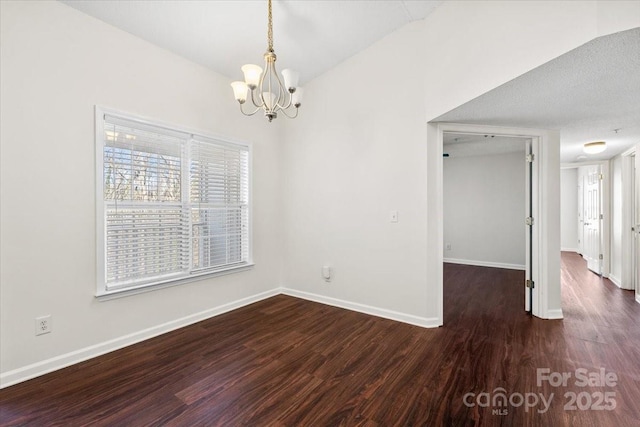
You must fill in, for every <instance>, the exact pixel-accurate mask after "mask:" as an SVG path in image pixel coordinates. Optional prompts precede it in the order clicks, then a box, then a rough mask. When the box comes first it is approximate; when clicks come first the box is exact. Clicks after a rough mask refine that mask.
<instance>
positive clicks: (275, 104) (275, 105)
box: [231, 0, 303, 122]
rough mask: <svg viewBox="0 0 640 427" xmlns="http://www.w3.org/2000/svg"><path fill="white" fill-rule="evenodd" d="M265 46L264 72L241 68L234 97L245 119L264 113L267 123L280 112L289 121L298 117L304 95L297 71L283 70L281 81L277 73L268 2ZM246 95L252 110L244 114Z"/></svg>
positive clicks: (245, 66) (255, 66)
mask: <svg viewBox="0 0 640 427" xmlns="http://www.w3.org/2000/svg"><path fill="white" fill-rule="evenodd" d="M267 43H268V45H267V51H266V52H265V54H264V63H265V69H264V70H263V69H262V68H261V67H259V66H257V65H254V64H246V65H243V66H242V72H243V73H244V81H236V82H233V83H231V87H232V88H233V95H234V97H235V99H236V101H238V103H239V104H240V111H241V112H242V114H244V115H245V116H253V115H254V114H255V113H257V112H258V111H260V110H263V111H264V116H265V117H266V118H267V119H269V122H271V121H272V120H273V119H275V118H276V117H278V112H282V114H284V115H285V116H287V117H289V118H291V119H292V118H295V117H297V116H298V108H299V107H300V105H302V92H303V91H302V88H301V87H298V80H299V78H300V75H299V74H298V72H297V71H293V70H291V69H288V68H287V69H284V70H282V78H280V75H279V74H278V72H277V71H276V53H275V50H274V49H273V19H272V13H271V0H268V25H267ZM283 80H284V84H283V82H282V81H283ZM249 91H251V102H252V103H253V105H254V107H255V110H254V111H251V112H246V111H244V109H243V108H242V105H243V104H244V103H245V102H246V101H247V97H248V92H249Z"/></svg>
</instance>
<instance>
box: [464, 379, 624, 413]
mask: <svg viewBox="0 0 640 427" xmlns="http://www.w3.org/2000/svg"><path fill="white" fill-rule="evenodd" d="M545 384H548V385H549V386H551V387H553V388H557V387H580V388H584V387H598V388H600V389H601V388H603V387H609V388H610V387H615V386H617V385H618V376H617V375H616V374H615V373H614V372H607V371H606V370H605V369H604V368H600V369H599V370H597V371H589V370H588V369H585V368H579V369H576V370H575V371H572V372H552V371H551V369H549V368H538V369H536V385H537V386H538V387H542V386H544V385H545ZM554 398H555V393H549V395H548V396H547V395H545V394H544V393H534V392H528V393H518V392H516V393H510V394H507V390H506V389H504V388H502V387H497V388H496V389H494V390H493V392H491V393H489V392H481V393H478V394H476V393H467V394H465V395H464V396H463V397H462V402H463V403H464V404H465V406H467V407H469V408H473V407H475V406H478V407H481V408H491V414H492V415H508V414H509V408H519V407H521V406H524V410H525V412H529V410H533V409H535V410H536V411H537V412H538V413H539V414H544V413H546V412H547V411H548V410H549V408H550V407H551V403H552V402H553V400H554ZM615 408H616V393H615V392H613V391H600V390H598V391H594V392H588V391H581V392H575V391H567V392H566V393H564V410H565V411H575V410H580V411H587V410H590V411H612V410H614V409H615Z"/></svg>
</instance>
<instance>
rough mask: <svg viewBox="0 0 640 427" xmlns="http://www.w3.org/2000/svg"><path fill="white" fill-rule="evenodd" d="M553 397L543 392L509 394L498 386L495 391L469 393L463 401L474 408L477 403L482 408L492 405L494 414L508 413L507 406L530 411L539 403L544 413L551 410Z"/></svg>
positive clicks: (539, 410)
mask: <svg viewBox="0 0 640 427" xmlns="http://www.w3.org/2000/svg"><path fill="white" fill-rule="evenodd" d="M553 397H554V394H553V393H551V395H549V398H548V399H546V397H545V395H544V394H542V393H511V394H509V395H507V390H505V389H504V388H502V387H498V388H496V389H495V390H493V393H487V392H482V393H478V394H477V395H476V394H475V393H467V394H465V395H464V396H463V398H462V401H463V402H464V404H465V406H467V407H469V408H473V407H474V406H476V405H477V406H479V407H481V408H489V407H491V408H492V409H491V414H492V415H508V414H509V410H508V409H507V407H512V408H519V407H521V406H524V410H525V412H529V409H532V408H536V407H538V406H539V405H540V408H538V409H537V411H538V413H539V414H544V413H545V412H547V411H548V410H549V406H550V405H551V401H552V400H553Z"/></svg>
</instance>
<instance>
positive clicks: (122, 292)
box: [96, 264, 255, 301]
mask: <svg viewBox="0 0 640 427" xmlns="http://www.w3.org/2000/svg"><path fill="white" fill-rule="evenodd" d="M254 266H255V264H242V265H238V266H234V267H228V268H224V269H221V270H216V271H211V272H205V273H200V274H192V275H191V276H189V277H183V278H180V279H173V280H165V281H164V282H158V283H147V284H144V285H138V286H135V287H129V288H125V289H116V290H112V291H105V292H103V293H101V294H96V299H97V300H98V301H110V300H113V299H118V298H123V297H128V296H131V295H137V294H142V293H145V292H152V291H157V290H158V289H165V288H170V287H173V286H178V285H184V284H186V283H191V282H196V281H199V280H205V279H211V278H213V277H219V276H226V275H228V274H234V273H240V272H242V271H247V270H251V269H252V268H253V267H254Z"/></svg>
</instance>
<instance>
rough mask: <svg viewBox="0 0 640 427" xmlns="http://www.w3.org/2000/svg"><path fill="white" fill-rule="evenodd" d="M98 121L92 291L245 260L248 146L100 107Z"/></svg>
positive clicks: (209, 270)
mask: <svg viewBox="0 0 640 427" xmlns="http://www.w3.org/2000/svg"><path fill="white" fill-rule="evenodd" d="M96 120H97V125H98V126H96V128H97V129H98V131H97V139H98V151H99V152H98V153H97V160H98V163H99V164H98V168H97V170H98V173H99V178H98V182H99V183H100V184H99V186H100V187H101V188H100V190H99V191H101V193H102V194H101V196H102V197H101V198H100V203H98V216H99V218H98V219H99V221H98V223H99V227H100V228H101V230H99V232H98V240H99V245H100V246H101V247H99V248H98V253H99V258H100V259H99V262H101V263H102V265H100V266H99V276H100V277H99V278H98V279H99V280H98V282H99V283H98V294H99V295H100V294H105V293H106V294H108V293H113V292H118V291H123V290H125V291H126V290H131V289H138V288H141V287H147V286H152V285H158V284H165V283H169V282H173V281H181V280H184V279H188V278H191V277H194V276H199V275H205V274H212V273H217V272H221V271H228V270H230V269H233V268H238V267H243V266H247V265H249V264H250V258H251V250H250V238H249V236H250V233H249V231H250V230H249V227H250V220H249V182H250V179H249V174H250V170H249V164H250V161H249V157H250V153H249V147H248V146H247V145H243V144H237V143H232V142H228V141H223V140H220V139H216V138H211V137H207V136H204V135H197V134H194V133H190V132H183V131H180V130H178V129H171V128H170V127H168V126H164V125H160V124H154V123H150V122H148V121H142V120H137V119H135V118H132V117H127V116H124V115H119V114H110V113H103V112H101V111H98V110H97V114H96ZM99 197H100V196H99Z"/></svg>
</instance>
